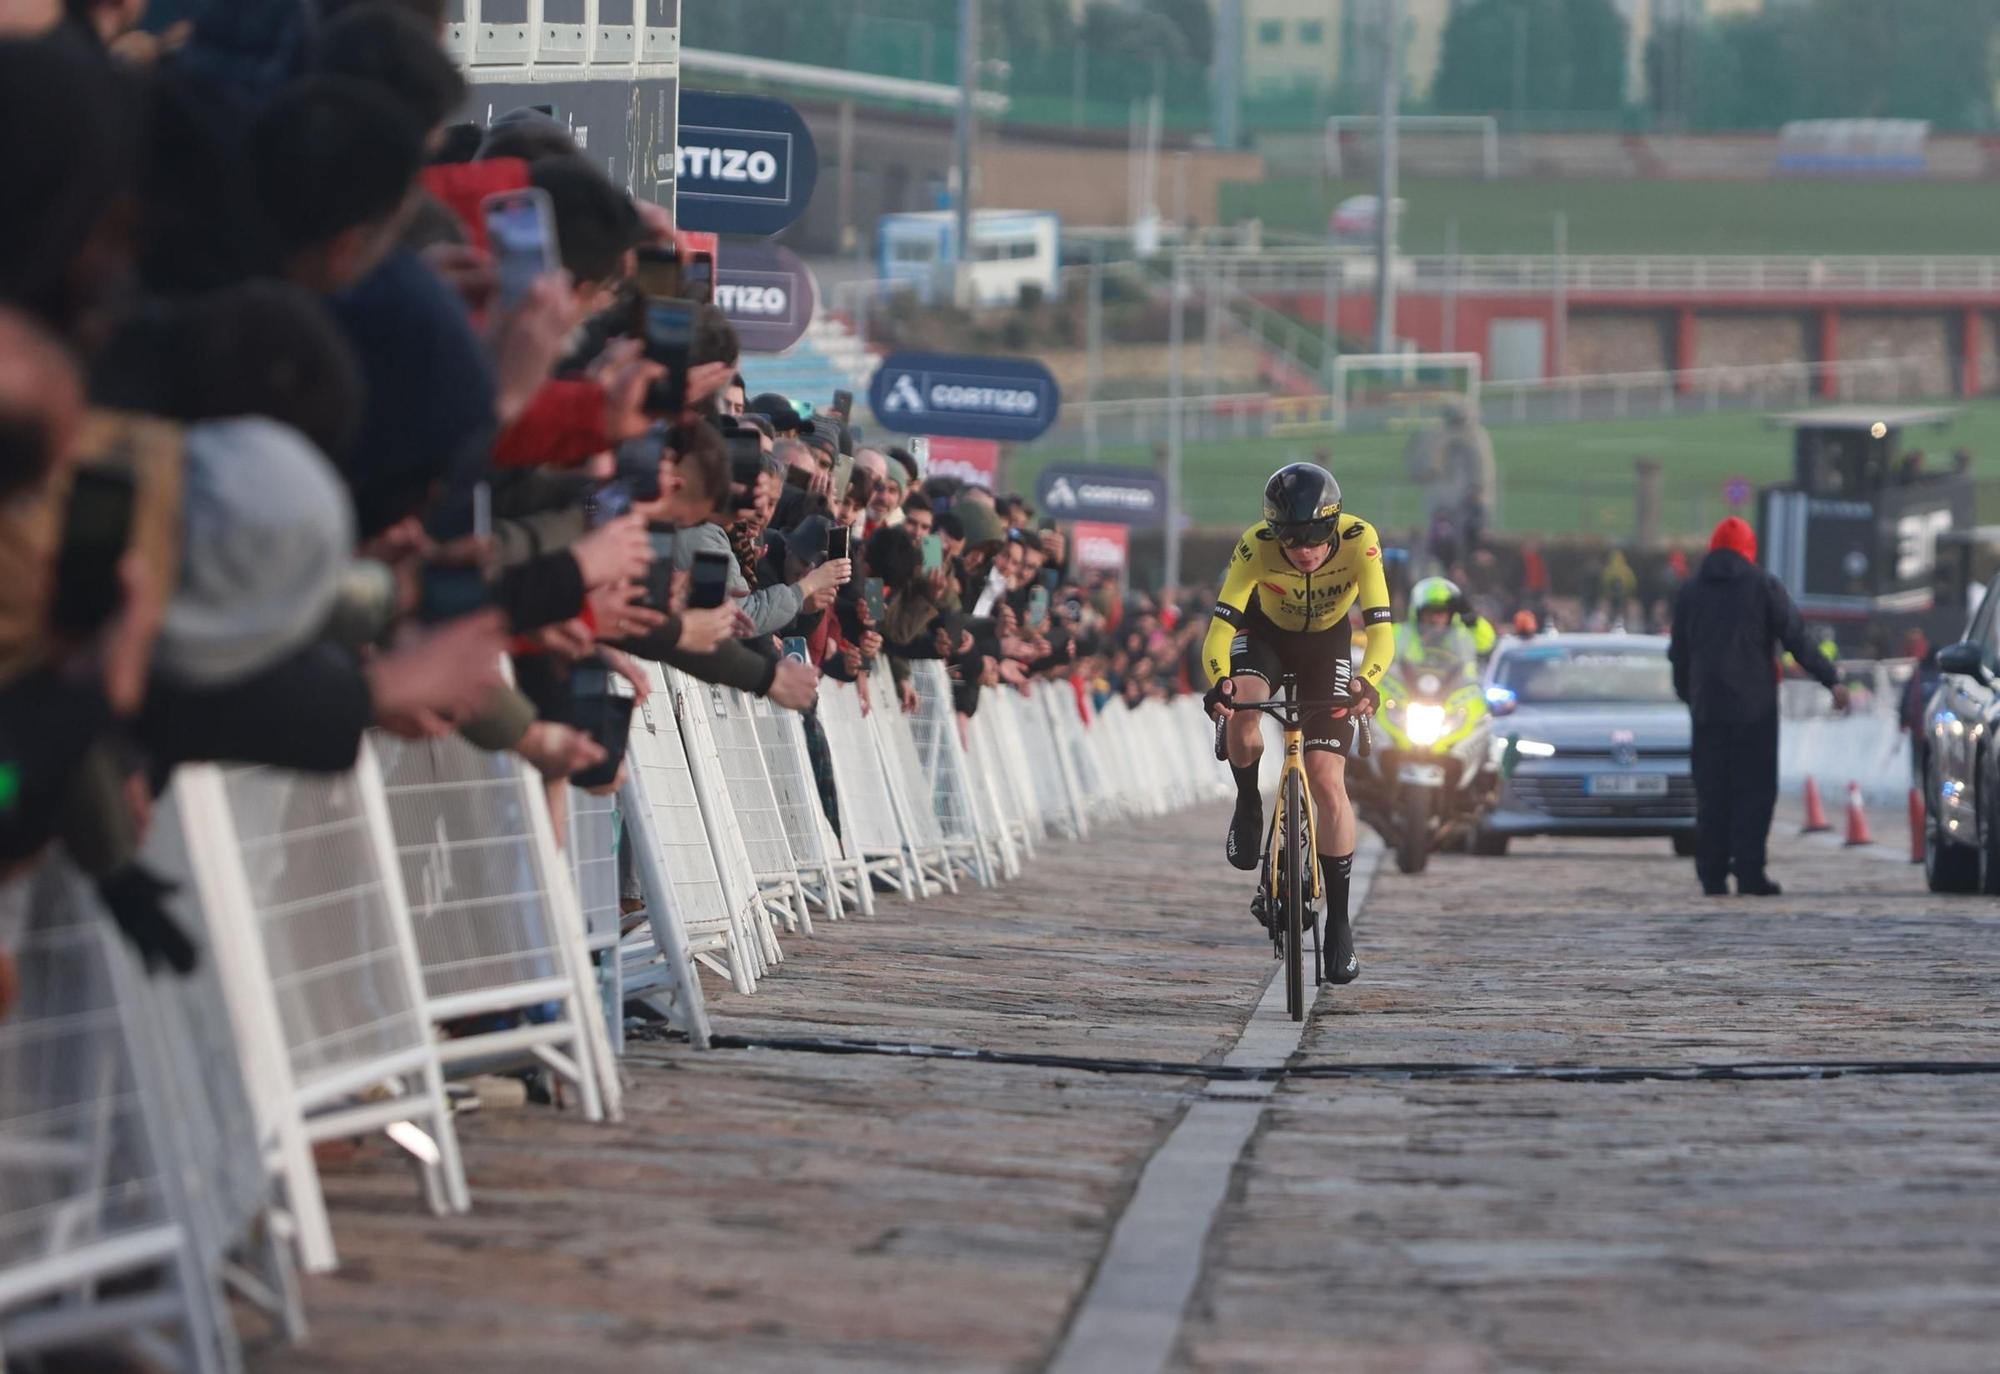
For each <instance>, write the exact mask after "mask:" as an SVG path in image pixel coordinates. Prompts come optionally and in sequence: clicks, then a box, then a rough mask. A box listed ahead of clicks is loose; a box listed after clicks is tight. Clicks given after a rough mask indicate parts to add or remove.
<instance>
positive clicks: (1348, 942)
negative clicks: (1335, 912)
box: [1320, 920, 1361, 987]
mask: <svg viewBox="0 0 2000 1374" xmlns="http://www.w3.org/2000/svg"><path fill="white" fill-rule="evenodd" d="M1320 957H1321V959H1322V960H1323V962H1324V968H1325V975H1326V981H1327V982H1329V983H1332V984H1333V985H1334V986H1336V987H1338V986H1341V985H1343V984H1346V983H1351V982H1353V981H1354V980H1355V979H1356V978H1359V977H1360V976H1361V961H1360V960H1359V959H1357V958H1355V957H1354V931H1353V929H1352V928H1351V927H1349V926H1348V924H1347V922H1345V921H1333V920H1329V921H1328V922H1327V931H1326V944H1325V946H1324V947H1322V948H1321V950H1320Z"/></svg>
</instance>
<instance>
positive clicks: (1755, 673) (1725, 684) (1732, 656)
mask: <svg viewBox="0 0 2000 1374" xmlns="http://www.w3.org/2000/svg"><path fill="white" fill-rule="evenodd" d="M1724 523H1728V522H1724ZM1737 523H1741V522H1737ZM1746 528H1747V527H1746ZM1731 533H1732V534H1734V533H1735V532H1733V531H1732V532H1731ZM1731 542H1732V541H1731V540H1727V539H1724V538H1723V537H1722V535H1721V533H1720V532H1718V536H1717V540H1716V545H1715V547H1713V548H1712V550H1711V551H1710V553H1709V555H1708V557H1707V558H1705V559H1704V560H1702V564H1701V568H1700V570H1699V571H1698V572H1697V573H1696V574H1695V576H1694V578H1693V580H1692V581H1690V582H1689V583H1688V584H1687V585H1686V586H1684V587H1682V588H1681V590H1680V595H1679V596H1678V597H1676V598H1675V600H1674V628H1673V641H1672V643H1670V644H1669V645H1668V646H1667V657H1668V659H1669V660H1670V661H1671V662H1672V664H1673V670H1674V693H1675V695H1677V696H1679V697H1680V699H1681V700H1682V701H1685V702H1686V703H1687V704H1688V712H1689V714H1691V715H1692V716H1693V717H1694V720H1695V723H1696V724H1697V725H1701V724H1709V723H1714V724H1747V723H1749V722H1752V721H1761V720H1775V719H1776V718H1777V714H1778V674H1777V651H1778V648H1779V646H1780V645H1782V646H1783V647H1784V648H1785V649H1787V650H1789V651H1790V652H1791V655H1792V657H1793V658H1794V659H1796V660H1797V661H1798V664H1799V667H1801V668H1802V669H1804V670H1805V671H1806V672H1808V673H1810V674H1812V676H1814V677H1815V678H1818V679H1819V681H1820V682H1821V683H1823V684H1824V685H1825V686H1827V687H1829V688H1831V687H1833V686H1835V685H1836V684H1837V683H1838V682H1839V681H1840V673H1839V670H1838V669H1836V668H1835V667H1834V665H1833V664H1832V663H1830V662H1828V661H1827V657H1826V655H1825V654H1823V653H1821V652H1820V651H1819V647H1818V646H1817V645H1815V644H1814V643H1813V642H1812V640H1811V639H1810V638H1808V637H1807V635H1806V627H1805V623H1804V622H1803V621H1802V620H1800V618H1799V611H1798V607H1796V606H1794V605H1793V604H1792V598H1791V597H1790V595H1788V594H1787V593H1786V591H1785V588H1784V584H1783V583H1781V582H1779V581H1778V579H1777V578H1776V577H1774V576H1773V575H1771V574H1770V573H1768V572H1765V571H1764V570H1763V569H1762V568H1759V567H1758V566H1757V565H1756V564H1755V563H1752V562H1751V561H1750V559H1749V558H1746V557H1745V556H1744V555H1743V553H1741V552H1739V550H1738V548H1737V547H1731ZM1734 542H1737V543H1739V544H1740V540H1737V541H1734ZM1751 547H1752V549H1753V551H1754V548H1755V545H1754V544H1753V545H1752V546H1751Z"/></svg>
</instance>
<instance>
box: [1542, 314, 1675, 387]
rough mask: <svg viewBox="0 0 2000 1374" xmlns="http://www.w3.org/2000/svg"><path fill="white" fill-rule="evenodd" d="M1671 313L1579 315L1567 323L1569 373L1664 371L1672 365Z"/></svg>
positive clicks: (1672, 329) (1573, 316)
mask: <svg viewBox="0 0 2000 1374" xmlns="http://www.w3.org/2000/svg"><path fill="white" fill-rule="evenodd" d="M1674 328H1675V321H1674V314H1673V312H1671V311H1655V312H1653V313H1650V314H1645V313H1632V314H1611V313H1598V312H1596V311H1590V312H1578V313H1577V314H1574V315H1572V316H1571V317H1570V322H1569V360H1568V361H1569V370H1570V371H1571V372H1573V373H1579V374H1586V375H1589V374H1602V373H1607V372H1663V371H1668V370H1670V369H1672V367H1673V366H1674Z"/></svg>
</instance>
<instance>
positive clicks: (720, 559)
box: [688, 551, 729, 611]
mask: <svg viewBox="0 0 2000 1374" xmlns="http://www.w3.org/2000/svg"><path fill="white" fill-rule="evenodd" d="M728 596H729V555H728V554H726V553H714V552H709V551H703V552H701V553H698V554H696V555H695V556H694V567H693V568H692V569H690V570H689V575H688V609H689V610H691V611H711V610H714V609H715V608H716V607H717V606H720V605H721V604H722V603H723V601H724V600H726V599H727V598H728Z"/></svg>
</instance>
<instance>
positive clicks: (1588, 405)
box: [1040, 358, 1931, 447]
mask: <svg viewBox="0 0 2000 1374" xmlns="http://www.w3.org/2000/svg"><path fill="white" fill-rule="evenodd" d="M1930 371H1931V365H1930V364H1929V363H1928V362H1927V361H1926V360H1924V359H1921V358H1863V359H1855V360H1850V361H1846V362H1838V363H1766V364H1760V365H1754V366H1748V367H1727V368H1721V367H1718V368H1699V369H1694V370H1689V371H1681V372H1622V373H1604V374H1597V375H1592V376H1578V377H1554V378H1549V379H1546V380H1542V381H1530V382H1492V381H1488V382H1483V383H1481V385H1480V395H1479V409H1480V417H1481V418H1482V419H1483V420H1484V421H1485V423H1486V424H1487V425H1489V426H1506V425H1517V424H1556V423H1569V422H1577V421H1609V420H1637V419H1649V418H1654V417H1673V416H1685V415H1718V414H1727V413H1740V412H1744V411H1760V410H1771V409H1798V408H1803V407H1806V406H1810V405H1812V404H1814V403H1816V402H1818V401H1822V400H1833V399H1840V400H1851V401H1911V400H1921V399H1931V397H1930V396H1929V394H1928V392H1929V389H1928V386H1927V383H1928V379H1929V373H1930ZM1172 405H1173V403H1172V402H1170V401H1168V400H1166V399H1165V398H1144V399H1127V400H1112V401H1073V402H1069V403H1067V404H1065V405H1064V407H1063V410H1062V414H1061V418H1060V419H1059V420H1058V421H1057V424H1056V426H1055V428H1054V429H1052V430H1051V431H1050V433H1049V434H1048V435H1047V436H1045V437H1044V438H1043V439H1042V440H1040V443H1042V444H1044V445H1060V446H1064V447H1068V446H1070V445H1074V444H1081V443H1082V442H1083V436H1084V435H1085V434H1087V433H1088V432H1089V431H1090V428H1091V426H1092V425H1093V424H1094V425H1095V428H1096V442H1097V443H1098V444H1099V445H1101V446H1105V447H1117V446H1121V445H1122V446H1146V445H1151V444H1156V443H1164V442H1166V439H1167V430H1168V420H1169V417H1170V416H1171V414H1172ZM1427 406H1428V407H1429V408H1428V409H1427V408H1426V407H1427ZM1180 408H1181V415H1182V424H1183V430H1182V434H1183V438H1184V439H1185V441H1186V442H1188V443H1219V442H1225V441H1230V440H1241V439H1285V438H1310V437H1312V436H1313V435H1316V434H1334V433H1355V432H1360V433H1370V432H1374V433H1379V432H1381V431H1384V430H1392V429H1403V428H1409V427H1411V426H1412V425H1414V424H1416V423H1418V422H1419V421H1421V420H1423V419H1424V418H1425V417H1426V416H1427V415H1428V414H1429V413H1430V410H1433V409H1435V407H1434V405H1431V404H1430V403H1428V402H1424V401H1421V400H1405V401H1400V402H1397V403H1394V404H1385V405H1360V404H1352V403H1350V404H1348V405H1347V406H1345V407H1342V406H1340V405H1337V404H1336V403H1335V401H1334V399H1333V398H1331V397H1329V396H1278V395H1273V394H1272V393H1269V392H1234V393H1230V394H1227V395H1220V396H1202V395H1188V396H1185V397H1183V398H1182V399H1181V401H1180Z"/></svg>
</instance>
